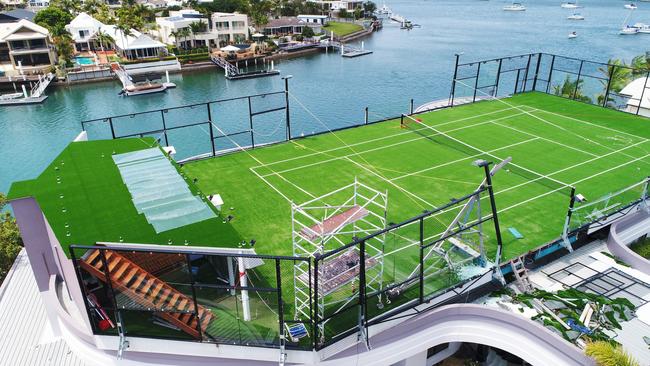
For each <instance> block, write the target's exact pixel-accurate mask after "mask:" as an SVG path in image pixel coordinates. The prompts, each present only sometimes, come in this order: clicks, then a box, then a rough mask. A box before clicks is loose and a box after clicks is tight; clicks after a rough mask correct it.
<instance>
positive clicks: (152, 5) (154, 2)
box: [136, 0, 167, 9]
mask: <svg viewBox="0 0 650 366" xmlns="http://www.w3.org/2000/svg"><path fill="white" fill-rule="evenodd" d="M136 2H137V3H138V4H140V5H144V6H146V7H148V8H149V9H163V8H166V7H167V2H166V1H165V0H137V1H136Z"/></svg>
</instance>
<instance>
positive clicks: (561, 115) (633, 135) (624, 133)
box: [521, 104, 647, 140]
mask: <svg viewBox="0 0 650 366" xmlns="http://www.w3.org/2000/svg"><path fill="white" fill-rule="evenodd" d="M521 105H522V106H525V107H528V108H532V109H534V110H535V111H539V112H543V113H548V114H553V115H556V116H559V117H563V118H566V119H570V120H574V121H576V122H581V123H585V124H588V125H590V126H594V127H599V128H603V129H606V130H609V131H612V132H616V133H620V134H623V135H628V136H632V137H636V138H638V139H641V140H647V139H646V138H645V137H641V136H638V135H635V134H632V133H629V132H625V131H619V130H617V129H615V128H611V127H607V126H601V125H599V124H596V123H593V122H589V121H585V120H581V119H578V118H575V117H571V116H567V115H564V114H561V113H556V112H551V111H547V110H545V109H540V108H537V107H533V106H529V105H526V104H521Z"/></svg>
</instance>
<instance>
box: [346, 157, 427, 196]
mask: <svg viewBox="0 0 650 366" xmlns="http://www.w3.org/2000/svg"><path fill="white" fill-rule="evenodd" d="M346 160H348V161H349V162H351V163H352V164H354V165H356V166H358V167H360V168H361V169H364V170H366V171H368V172H369V173H371V174H373V175H375V176H377V177H379V178H380V179H382V180H384V181H385V182H386V183H388V184H390V185H392V186H393V187H395V188H397V189H399V190H400V191H402V192H404V193H406V194H408V195H410V196H411V197H413V198H415V199H418V200H420V201H421V202H424V203H425V204H426V205H427V206H428V207H432V208H435V207H436V206H434V205H433V204H431V203H430V202H428V201H426V200H425V199H423V198H422V197H420V196H418V195H416V194H415V193H412V192H410V191H408V190H407V189H405V188H402V187H400V186H398V185H397V184H395V183H393V182H391V181H390V180H389V179H387V178H385V177H383V176H382V175H380V174H378V173H376V172H374V171H373V170H372V169H369V168H367V167H365V166H364V165H363V164H360V163H357V162H356V161H354V160H352V159H350V158H346ZM375 169H376V168H375Z"/></svg>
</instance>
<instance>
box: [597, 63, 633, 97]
mask: <svg viewBox="0 0 650 366" xmlns="http://www.w3.org/2000/svg"><path fill="white" fill-rule="evenodd" d="M598 72H600V74H601V75H602V76H603V77H604V78H605V80H600V83H601V84H602V85H603V90H606V89H607V85H608V84H609V90H610V91H612V92H615V93H618V92H619V91H621V89H623V88H624V87H625V86H626V85H627V84H628V83H629V82H630V76H631V70H630V69H629V68H628V67H627V66H626V65H625V63H624V62H623V61H621V60H617V59H609V60H608V61H607V67H599V68H598ZM610 77H611V80H610ZM608 80H609V81H608ZM608 99H609V100H608V101H607V103H609V102H610V101H612V100H613V99H612V98H611V97H610V98H608ZM597 100H598V104H599V105H603V103H604V102H605V94H601V95H599V96H598V98H597Z"/></svg>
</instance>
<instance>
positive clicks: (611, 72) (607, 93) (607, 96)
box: [603, 65, 616, 107]
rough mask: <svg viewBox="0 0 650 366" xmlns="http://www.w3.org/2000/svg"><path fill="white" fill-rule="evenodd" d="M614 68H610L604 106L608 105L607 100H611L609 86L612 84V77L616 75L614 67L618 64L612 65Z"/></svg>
mask: <svg viewBox="0 0 650 366" xmlns="http://www.w3.org/2000/svg"><path fill="white" fill-rule="evenodd" d="M611 66H612V68H611V69H610V70H609V77H608V78H607V87H605V98H603V107H607V102H608V101H609V88H611V86H612V78H613V77H614V69H616V65H611Z"/></svg>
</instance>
